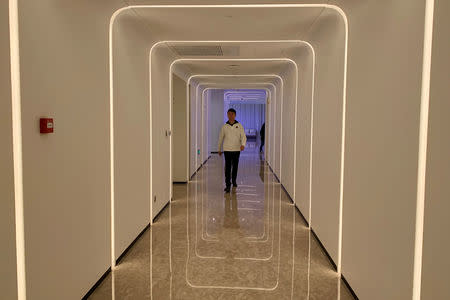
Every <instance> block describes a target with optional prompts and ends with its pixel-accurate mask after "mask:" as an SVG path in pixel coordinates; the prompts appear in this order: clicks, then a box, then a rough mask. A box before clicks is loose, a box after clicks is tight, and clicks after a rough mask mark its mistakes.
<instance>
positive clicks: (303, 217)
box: [294, 204, 309, 227]
mask: <svg viewBox="0 0 450 300" xmlns="http://www.w3.org/2000/svg"><path fill="white" fill-rule="evenodd" d="M294 206H295V209H296V210H297V212H298V213H299V214H300V216H301V217H302V219H303V222H305V224H306V226H307V227H309V222H308V220H306V218H305V216H304V215H303V213H302V211H301V210H300V208H298V206H297V205H295V204H294Z"/></svg>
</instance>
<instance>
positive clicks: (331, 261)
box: [311, 227, 337, 272]
mask: <svg viewBox="0 0 450 300" xmlns="http://www.w3.org/2000/svg"><path fill="white" fill-rule="evenodd" d="M311 232H312V234H313V236H314V238H315V239H316V240H317V242H318V243H319V246H320V248H322V251H323V253H325V255H326V256H327V258H328V260H329V261H330V263H331V265H332V266H333V269H334V271H335V272H337V265H336V263H335V262H334V260H333V258H331V255H330V253H328V251H327V249H326V248H325V246H324V245H323V244H322V241H321V240H320V239H319V237H318V236H317V234H316V233H315V231H314V229H313V228H312V227H311Z"/></svg>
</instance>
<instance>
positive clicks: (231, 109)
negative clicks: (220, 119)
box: [227, 108, 236, 114]
mask: <svg viewBox="0 0 450 300" xmlns="http://www.w3.org/2000/svg"><path fill="white" fill-rule="evenodd" d="M227 112H232V113H234V114H236V110H234V108H230V109H229V110H228V111H227Z"/></svg>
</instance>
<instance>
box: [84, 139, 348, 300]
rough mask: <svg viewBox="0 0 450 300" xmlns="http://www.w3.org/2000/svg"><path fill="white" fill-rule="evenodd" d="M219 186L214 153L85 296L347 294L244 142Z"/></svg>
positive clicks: (323, 298) (324, 298) (321, 298)
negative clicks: (232, 175)
mask: <svg viewBox="0 0 450 300" xmlns="http://www.w3.org/2000/svg"><path fill="white" fill-rule="evenodd" d="M249 146H250V147H249V149H246V150H245V151H244V152H243V153H242V155H241V161H240V166H239V175H238V185H239V186H238V187H237V188H236V189H233V190H232V192H231V193H230V194H224V192H223V181H224V180H223V158H222V157H219V156H218V155H213V156H212V157H211V158H210V159H209V161H208V162H207V163H206V164H205V165H204V167H203V168H202V169H201V170H200V171H199V172H198V174H197V175H196V176H195V177H194V178H193V180H192V181H191V182H190V183H189V184H187V185H174V201H173V202H172V203H171V205H169V206H168V207H166V209H165V210H164V211H163V212H162V213H161V215H160V216H159V217H158V219H157V220H156V222H155V223H154V224H153V226H152V227H151V229H149V230H147V231H146V232H145V233H144V235H143V236H142V237H141V238H140V239H139V240H138V241H137V242H136V244H134V246H133V247H132V248H131V249H130V251H129V252H128V253H127V254H126V255H125V257H124V258H123V260H122V261H121V262H120V264H119V265H118V267H117V268H116V270H114V272H113V273H111V274H109V275H108V277H107V278H106V279H105V280H104V281H103V282H102V283H101V284H100V285H99V286H98V288H97V289H96V290H95V291H94V293H93V294H92V295H91V296H90V298H89V299H119V300H121V299H318V300H328V299H330V300H334V299H341V300H347V299H353V297H352V296H351V294H350V292H349V291H348V290H347V288H346V287H345V285H343V284H342V283H341V281H340V280H339V278H338V276H337V274H336V272H335V271H334V270H333V268H332V265H331V264H330V262H329V261H328V259H327V257H326V255H325V254H324V253H323V252H322V250H321V248H320V246H319V243H318V242H317V241H316V240H315V239H314V237H313V236H312V235H311V234H310V231H309V230H308V228H307V226H306V225H305V222H304V221H303V219H302V217H301V216H300V214H299V213H298V211H297V210H296V208H295V207H294V206H293V205H292V203H291V201H290V200H289V198H288V196H287V194H286V193H285V192H284V191H283V189H282V188H281V186H280V184H279V183H278V182H277V180H276V178H275V177H274V176H273V174H272V173H271V171H270V170H269V168H268V166H267V165H266V164H265V163H264V161H263V160H262V157H261V156H260V154H259V153H258V152H257V150H256V147H255V145H251V144H250V145H249Z"/></svg>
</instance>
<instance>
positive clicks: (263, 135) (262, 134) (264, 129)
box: [259, 122, 266, 152]
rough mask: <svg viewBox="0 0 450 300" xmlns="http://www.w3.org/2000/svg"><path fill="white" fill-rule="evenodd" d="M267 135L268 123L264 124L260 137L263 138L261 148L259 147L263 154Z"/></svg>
mask: <svg viewBox="0 0 450 300" xmlns="http://www.w3.org/2000/svg"><path fill="white" fill-rule="evenodd" d="M265 135H266V123H265V122H264V123H263V124H262V126H261V130H260V131H259V136H260V137H261V146H259V152H262V151H263V150H262V149H263V147H264V141H265V138H266V137H265Z"/></svg>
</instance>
